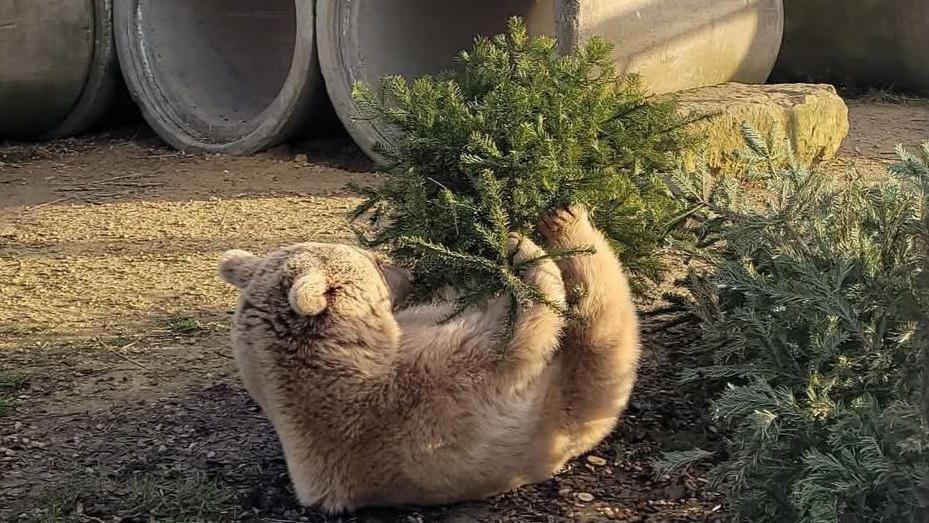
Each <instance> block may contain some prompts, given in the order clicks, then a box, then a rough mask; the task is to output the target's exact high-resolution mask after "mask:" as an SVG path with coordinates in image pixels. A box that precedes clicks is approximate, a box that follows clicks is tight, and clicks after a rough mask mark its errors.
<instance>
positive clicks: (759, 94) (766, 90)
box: [674, 83, 848, 169]
mask: <svg viewBox="0 0 929 523" xmlns="http://www.w3.org/2000/svg"><path fill="white" fill-rule="evenodd" d="M674 96H675V97H676V98H677V100H678V103H679V104H680V110H681V112H683V113H684V114H687V113H691V112H696V113H700V114H705V113H717V112H718V113H719V115H718V116H716V117H714V118H711V119H709V120H706V121H702V122H699V123H697V124H695V125H694V126H693V128H692V129H693V132H694V133H695V134H696V135H697V136H698V137H700V138H701V139H702V140H703V143H702V144H701V147H700V151H701V152H702V154H704V155H705V158H706V161H707V164H708V165H709V166H710V167H711V168H719V169H724V168H727V167H730V166H731V164H732V161H733V160H734V154H733V153H734V151H736V150H738V149H741V148H742V147H743V146H744V141H743V139H742V132H741V126H742V122H744V121H747V122H749V123H750V124H752V126H753V127H755V129H758V130H759V131H760V132H761V133H762V134H763V135H764V136H767V133H768V132H769V131H770V129H771V128H772V126H777V128H778V129H779V130H780V132H781V135H782V136H785V137H787V138H789V139H790V143H791V144H792V145H793V147H794V151H795V152H796V154H797V157H798V158H799V159H801V160H802V161H803V162H807V163H811V162H815V161H819V160H825V159H829V158H832V157H833V156H834V155H835V153H836V151H837V150H838V149H839V145H840V144H841V143H842V140H843V139H844V138H845V135H846V134H848V107H847V106H846V105H845V102H844V101H843V100H842V98H841V97H839V95H838V94H837V93H836V91H835V88H834V87H832V86H831V85H827V84H772V85H747V84H737V83H726V84H721V85H715V86H710V87H699V88H695V89H688V90H686V91H680V92H678V93H675V95H674ZM687 160H688V163H689V164H691V165H692V164H693V162H694V160H695V155H691V157H690V158H688V159H687Z"/></svg>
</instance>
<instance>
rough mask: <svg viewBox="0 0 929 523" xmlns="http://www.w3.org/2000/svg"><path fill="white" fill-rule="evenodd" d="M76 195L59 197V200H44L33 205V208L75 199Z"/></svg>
mask: <svg viewBox="0 0 929 523" xmlns="http://www.w3.org/2000/svg"><path fill="white" fill-rule="evenodd" d="M73 199H74V196H73V195H71V196H65V197H64V198H58V199H57V200H52V201H50V202H43V203H40V204H38V205H36V206H34V207H33V209H38V208H40V207H47V206H49V205H55V204H56V203H61V202H66V201H68V200H73Z"/></svg>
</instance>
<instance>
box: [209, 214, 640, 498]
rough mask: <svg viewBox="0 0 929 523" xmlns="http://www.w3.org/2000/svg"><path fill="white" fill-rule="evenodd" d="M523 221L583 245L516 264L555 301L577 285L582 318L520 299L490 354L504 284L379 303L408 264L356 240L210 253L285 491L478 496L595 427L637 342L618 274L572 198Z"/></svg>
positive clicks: (594, 434)
mask: <svg viewBox="0 0 929 523" xmlns="http://www.w3.org/2000/svg"><path fill="white" fill-rule="evenodd" d="M540 229H541V231H542V233H543V236H544V237H545V238H546V240H547V242H548V245H549V247H550V248H552V249H555V248H572V247H585V246H591V245H592V246H593V247H595V248H596V254H594V255H590V256H581V257H574V258H570V259H564V260H561V261H559V262H558V264H557V265H556V263H555V262H553V261H551V260H545V261H543V262H542V263H538V264H536V265H533V266H532V267H531V268H530V269H528V270H527V271H526V272H525V274H524V275H523V278H524V279H525V280H526V281H527V282H530V283H533V284H535V285H537V286H538V287H539V288H541V290H543V291H544V292H545V293H546V294H547V295H548V296H549V297H550V298H552V299H554V300H557V301H563V300H564V299H565V289H566V288H568V289H570V288H573V287H574V286H575V285H580V286H582V287H583V288H584V289H585V290H586V292H584V293H582V295H581V297H580V299H579V302H578V303H577V308H578V309H579V312H580V316H581V317H582V318H583V319H582V320H578V321H570V322H567V323H566V322H565V320H563V319H562V318H561V317H560V316H559V315H557V314H556V313H554V312H553V311H552V310H551V308H550V307H547V306H544V305H538V304H534V305H529V306H527V307H525V308H521V309H520V310H519V312H518V314H517V318H516V323H515V329H514V333H513V337H512V340H511V342H510V344H509V346H508V347H507V349H506V350H505V351H504V352H502V353H501V352H500V351H497V350H495V345H496V344H497V342H498V341H499V339H498V338H499V335H500V332H501V326H502V322H503V317H504V315H505V314H506V312H507V306H506V303H505V301H504V300H502V299H501V300H499V301H498V302H494V303H492V304H490V305H488V307H487V308H486V309H484V310H479V311H474V312H471V313H466V314H465V315H463V316H461V317H459V318H457V319H455V320H452V321H451V322H449V323H445V324H439V320H440V319H442V318H443V317H445V316H446V315H447V314H448V313H449V312H450V311H451V310H453V307H454V305H453V303H451V302H447V303H446V302H441V303H438V304H434V305H428V306H418V307H411V308H407V309H403V310H399V311H396V312H395V311H393V309H392V304H394V303H399V302H400V301H401V300H402V298H403V297H404V295H405V293H406V292H407V291H408V289H409V282H408V279H407V278H406V277H405V275H404V273H403V272H402V271H400V270H399V269H396V268H394V267H391V266H389V265H387V264H385V263H382V262H381V261H380V260H378V259H377V258H376V257H375V256H374V255H373V254H371V253H369V252H367V251H364V250H362V249H358V248H355V247H350V246H347V245H329V244H318V243H305V244H299V245H295V246H291V247H288V248H285V249H282V250H279V251H277V252H274V253H272V254H271V255H269V256H268V257H267V258H261V257H258V256H255V255H253V254H250V253H247V252H245V251H239V250H234V251H229V252H227V253H225V254H224V255H223V257H222V260H221V261H220V274H221V275H222V277H223V279H225V280H226V281H227V282H230V283H232V284H234V285H235V286H237V287H238V288H239V289H240V290H241V293H240V300H239V307H238V310H237V311H236V314H235V318H234V320H233V323H234V329H233V344H234V350H235V358H236V361H237V364H238V366H239V369H240V371H241V374H242V377H243V380H244V382H245V386H246V388H247V389H248V391H249V393H250V394H251V395H252V396H253V397H254V398H255V400H256V401H257V402H258V403H259V404H260V405H261V407H262V408H263V409H264V412H265V413H266V414H267V416H268V417H269V418H270V420H271V422H272V423H273V425H274V428H275V430H276V431H277V433H278V436H279V438H280V441H281V444H282V446H283V449H284V455H285V458H286V461H287V467H288V470H289V473H290V477H291V480H292V481H293V484H294V488H295V490H296V493H297V496H298V497H299V500H300V501H301V502H302V503H304V504H307V505H310V504H317V505H319V506H321V507H322V508H323V509H325V510H327V511H330V512H337V511H343V510H353V509H357V508H359V507H362V506H369V505H409V504H413V505H426V504H439V503H448V502H454V501H460V500H466V499H476V498H482V497H486V496H490V495H493V494H496V493H500V492H504V491H507V490H510V489H513V488H515V487H517V486H519V485H522V484H526V483H532V482H537V481H541V480H545V479H547V478H549V477H550V476H551V475H552V474H554V473H555V472H556V471H558V469H560V468H561V467H562V465H564V463H565V462H566V461H567V460H569V459H570V458H572V457H574V456H577V455H578V454H581V453H583V452H586V451H587V450H589V449H590V448H591V447H593V446H594V445H595V444H597V443H598V442H599V441H600V440H601V439H602V438H603V437H605V436H606V435H607V434H608V433H609V432H610V430H611V429H612V427H613V425H614V424H615V422H616V420H617V417H618V416H619V415H620V413H621V412H622V411H623V409H624V408H625V406H626V403H627V401H628V398H629V394H630V392H631V390H632V386H633V383H634V381H635V373H636V368H637V362H638V355H639V346H638V325H637V319H636V314H635V310H634V307H633V303H632V299H631V294H630V291H629V287H628V284H627V281H626V278H625V276H624V274H623V271H622V268H621V266H620V263H619V261H618V260H617V258H616V256H615V255H614V254H613V253H612V250H611V249H610V247H609V245H608V243H607V242H606V240H605V238H604V237H603V235H602V234H601V233H600V232H599V231H597V230H596V229H595V228H594V227H593V226H592V225H591V224H590V221H589V220H588V218H587V214H586V212H585V211H584V210H583V209H581V208H572V209H562V210H557V211H554V212H552V213H550V214H549V215H548V216H546V217H545V218H544V219H543V221H542V224H541V225H540ZM510 245H511V248H512V249H513V250H514V252H515V257H516V258H517V259H518V258H522V259H529V258H534V257H535V256H537V255H539V254H541V249H539V248H538V247H537V246H536V245H535V244H533V243H532V242H531V241H529V240H525V239H521V238H518V237H517V236H515V235H513V236H511V238H510Z"/></svg>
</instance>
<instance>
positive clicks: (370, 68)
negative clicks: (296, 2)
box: [317, 0, 555, 159]
mask: <svg viewBox="0 0 929 523" xmlns="http://www.w3.org/2000/svg"><path fill="white" fill-rule="evenodd" d="M511 15H519V16H522V17H523V18H524V19H525V20H526V23H527V25H528V27H529V29H530V31H532V32H534V33H537V34H538V33H541V34H554V31H555V14H554V4H553V3H552V1H551V0H546V1H537V0H496V1H494V2H475V1H473V0H443V1H436V0H362V1H357V0H320V1H319V3H318V4H317V17H318V18H317V34H318V42H319V56H320V65H321V67H322V71H323V76H324V77H325V79H326V90H327V91H328V92H329V99H330V100H331V101H332V105H333V107H334V108H335V111H336V114H337V115H338V116H339V118H340V119H341V120H342V123H343V124H344V126H345V128H346V129H347V130H348V132H349V134H350V135H351V136H352V138H353V139H354V140H355V143H357V144H358V146H359V147H361V148H362V150H364V151H365V153H367V154H368V156H370V157H371V158H374V159H377V158H378V155H377V153H376V151H375V145H376V144H377V143H388V142H389V141H390V129H389V128H387V127H385V126H384V125H382V124H379V123H378V122H370V121H363V120H359V119H358V117H359V116H360V115H359V112H358V106H357V105H356V104H355V101H354V99H353V98H352V86H353V85H354V83H355V82H356V81H360V82H363V83H365V84H367V85H369V86H372V87H376V86H378V85H379V84H380V79H381V78H383V77H384V76H387V75H392V74H399V75H402V76H404V77H406V78H415V77H418V76H422V75H424V74H429V73H437V72H440V71H442V70H444V69H448V68H450V67H453V66H454V64H455V57H456V56H457V55H458V52H459V51H461V50H463V49H468V48H470V47H471V45H472V43H473V40H474V37H475V36H476V35H478V34H484V35H492V34H498V33H502V32H504V31H505V30H506V24H507V19H508V18H509V17H510V16H511Z"/></svg>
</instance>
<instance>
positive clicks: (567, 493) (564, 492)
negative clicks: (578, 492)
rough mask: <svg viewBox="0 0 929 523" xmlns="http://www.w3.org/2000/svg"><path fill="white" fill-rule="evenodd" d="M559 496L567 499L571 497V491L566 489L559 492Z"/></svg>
mask: <svg viewBox="0 0 929 523" xmlns="http://www.w3.org/2000/svg"><path fill="white" fill-rule="evenodd" d="M558 495H559V496H561V497H563V498H566V497H568V496H570V495H571V489H570V488H568V487H564V488H563V489H561V490H559V491H558Z"/></svg>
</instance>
